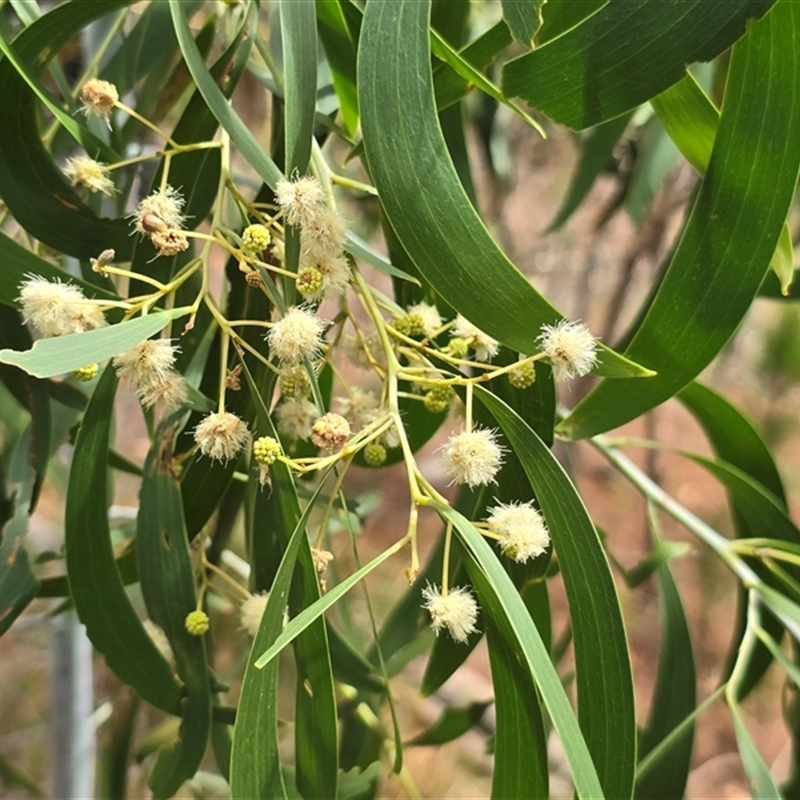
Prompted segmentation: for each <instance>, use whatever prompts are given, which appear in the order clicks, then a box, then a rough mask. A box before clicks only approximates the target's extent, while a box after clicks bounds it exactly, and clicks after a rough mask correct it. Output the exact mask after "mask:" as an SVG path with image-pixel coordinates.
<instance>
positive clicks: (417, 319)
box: [394, 314, 425, 336]
mask: <svg viewBox="0 0 800 800" xmlns="http://www.w3.org/2000/svg"><path fill="white" fill-rule="evenodd" d="M394 327H395V330H397V332H398V333H402V334H403V335H404V336H424V335H425V321H424V320H423V319H422V317H421V316H420V315H419V314H406V315H405V316H404V317H400V319H397V320H395V322H394Z"/></svg>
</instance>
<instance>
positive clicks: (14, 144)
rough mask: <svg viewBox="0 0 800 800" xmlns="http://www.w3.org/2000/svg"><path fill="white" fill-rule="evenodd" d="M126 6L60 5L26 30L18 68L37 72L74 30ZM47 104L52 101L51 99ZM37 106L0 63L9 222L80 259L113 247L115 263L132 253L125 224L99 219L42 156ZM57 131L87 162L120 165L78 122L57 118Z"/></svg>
mask: <svg viewBox="0 0 800 800" xmlns="http://www.w3.org/2000/svg"><path fill="white" fill-rule="evenodd" d="M130 2H131V0H107V2H104V3H91V2H80V3H65V4H62V5H59V6H57V7H56V8H54V9H53V10H52V11H50V12H49V13H47V14H45V15H44V16H42V17H41V18H40V19H38V20H37V21H36V22H34V23H33V24H32V25H30V26H29V27H27V28H26V29H25V30H24V31H22V33H20V34H19V36H18V37H17V38H16V39H15V40H14V43H13V47H14V51H15V53H16V55H17V57H18V58H19V60H20V62H21V64H25V65H33V67H32V69H31V71H30V75H29V77H32V78H35V77H36V76H37V75H38V71H40V70H41V69H43V68H44V66H45V65H46V63H47V62H48V61H49V59H50V58H51V57H52V55H53V54H55V53H56V52H57V51H58V50H59V49H60V48H61V47H62V46H63V45H64V44H65V43H66V42H67V41H69V39H71V38H72V37H73V36H74V35H75V34H76V33H77V32H78V31H79V30H81V29H82V28H84V27H85V26H86V25H87V24H89V23H90V22H92V21H94V20H95V19H97V18H98V17H101V16H103V15H104V14H107V13H109V12H112V11H115V10H116V9H118V8H121V7H123V6H125V5H127V4H129V3H130ZM48 102H49V100H48ZM37 105H38V103H37V99H36V95H35V94H34V92H33V91H31V90H30V89H29V88H28V86H27V85H26V83H25V80H24V78H23V77H22V76H21V75H20V74H19V73H18V72H17V70H16V69H15V67H14V65H13V64H12V62H11V60H10V59H9V58H8V57H6V58H5V59H3V60H2V62H0V107H2V108H3V113H4V115H5V122H4V124H3V125H2V126H1V127H0V161H2V163H3V169H2V170H0V195H2V197H3V199H4V201H5V202H6V204H7V205H8V208H9V210H10V211H11V213H12V215H13V216H14V218H15V219H16V220H17V221H18V222H19V223H20V224H21V225H22V227H24V228H25V230H27V231H28V233H29V234H31V235H32V236H35V237H36V238H37V239H39V240H41V241H42V242H45V243H46V244H48V245H50V246H51V247H53V248H55V249H56V250H60V251H61V252H64V253H69V254H70V255H74V256H76V257H78V258H89V257H91V256H96V255H97V254H98V253H99V252H100V251H101V250H104V249H105V248H109V247H110V248H113V249H114V250H115V251H116V253H117V258H118V259H119V260H125V259H126V258H127V257H128V256H129V255H130V252H131V245H132V240H131V239H130V237H129V236H128V233H129V225H128V222H127V220H124V219H116V220H109V219H102V218H100V217H98V216H97V215H96V214H95V213H94V212H93V211H92V210H91V209H90V208H89V207H88V206H87V205H86V204H85V203H84V202H83V201H82V200H81V198H80V196H79V195H78V194H77V193H76V192H75V191H74V190H73V189H72V187H71V186H70V185H69V184H68V183H67V182H66V180H65V178H64V176H63V175H62V174H61V173H60V172H59V170H58V169H56V167H55V165H54V164H53V160H52V156H51V155H50V154H49V153H48V152H47V151H46V150H45V148H44V145H43V143H42V139H41V135H40V132H39V130H38V126H37V116H36V109H37ZM59 115H60V116H61V117H62V119H61V121H62V124H64V125H66V126H67V127H68V128H69V129H70V130H72V131H73V132H74V135H75V136H77V138H78V139H79V140H81V139H82V140H83V143H84V146H85V147H86V149H87V152H88V155H89V156H91V157H97V156H98V155H100V154H103V159H104V160H106V161H116V160H118V158H117V157H116V156H115V155H114V154H113V152H110V151H109V148H108V147H106V146H105V145H104V144H103V143H102V141H101V140H100V139H98V138H97V137H94V136H92V135H91V134H90V133H89V131H88V129H86V128H85V127H84V126H82V125H79V124H78V122H77V120H76V119H75V118H73V117H71V116H69V115H68V114H66V112H63V111H59Z"/></svg>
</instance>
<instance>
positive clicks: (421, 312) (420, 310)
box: [408, 303, 477, 339]
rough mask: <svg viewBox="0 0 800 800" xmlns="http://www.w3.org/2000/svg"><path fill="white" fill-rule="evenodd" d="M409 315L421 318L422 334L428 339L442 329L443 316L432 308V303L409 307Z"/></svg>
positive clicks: (434, 307)
mask: <svg viewBox="0 0 800 800" xmlns="http://www.w3.org/2000/svg"><path fill="white" fill-rule="evenodd" d="M408 315H409V316H415V317H418V318H419V321H420V323H421V326H422V333H423V334H424V335H425V336H426V337H427V338H428V339H430V338H431V337H432V336H433V335H434V334H435V333H436V331H437V330H439V328H441V327H442V315H441V314H440V313H439V310H438V309H437V308H436V306H432V305H431V304H430V303H415V304H414V305H413V306H409V307H408ZM476 330H477V329H476Z"/></svg>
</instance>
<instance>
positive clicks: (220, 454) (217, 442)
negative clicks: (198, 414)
mask: <svg viewBox="0 0 800 800" xmlns="http://www.w3.org/2000/svg"><path fill="white" fill-rule="evenodd" d="M194 440H195V442H197V444H198V446H199V447H200V452H201V453H202V454H203V455H204V456H208V457H209V458H213V459H216V460H217V461H230V459H232V458H234V457H235V456H237V455H238V454H239V453H240V452H241V451H242V449H243V448H244V446H245V445H246V444H247V442H248V441H249V440H250V431H249V430H248V428H247V423H246V422H244V420H242V419H240V418H239V417H237V416H236V414H231V413H230V412H229V411H220V412H214V413H212V414H208V415H207V416H205V417H203V419H202V420H200V422H199V423H198V425H197V427H196V428H195V429H194Z"/></svg>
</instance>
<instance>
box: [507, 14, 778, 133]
mask: <svg viewBox="0 0 800 800" xmlns="http://www.w3.org/2000/svg"><path fill="white" fill-rule="evenodd" d="M774 2H775V0H733V1H732V2H731V1H730V0H729V2H726V3H725V7H724V10H723V8H722V6H720V5H718V4H717V3H709V2H707V0H672V2H659V3H653V2H650V0H628V2H624V3H619V2H614V3H608V4H607V5H605V6H604V7H603V8H601V9H600V10H599V11H598V12H597V13H595V14H593V15H592V16H590V17H589V18H588V19H586V20H585V21H584V22H583V23H582V24H580V25H578V26H577V27H575V28H573V29H572V30H570V31H568V32H567V33H565V34H564V35H563V36H560V37H558V38H556V39H554V40H552V41H550V42H548V43H546V44H544V45H542V46H541V47H538V48H537V49H536V50H534V51H532V52H531V53H527V54H525V55H523V56H520V57H519V58H516V59H514V60H513V61H509V62H508V63H507V64H506V65H505V67H504V68H503V92H504V93H505V94H506V95H508V96H510V97H522V98H523V99H524V100H525V101H526V102H528V103H529V104H530V105H532V106H533V107H534V108H536V109H538V110H539V111H541V112H542V113H544V114H546V115H547V116H548V117H550V118H551V119H553V120H555V121H556V122H560V123H562V124H563V125H568V126H569V127H571V128H575V129H576V130H582V129H583V128H589V127H591V126H592V125H599V124H600V123H601V122H605V121H606V120H609V119H613V118H614V117H618V116H619V115H620V114H624V113H625V112H626V111H630V110H631V109H633V108H636V106H638V105H641V104H642V103H644V102H646V101H647V100H649V99H650V98H651V97H653V96H654V95H656V94H658V93H659V92H662V91H664V90H665V89H667V88H668V87H669V86H671V85H672V84H673V83H677V82H678V81H679V80H681V78H683V76H684V75H685V74H686V66H687V65H688V64H692V63H694V62H695V61H711V60H712V59H713V58H716V57H717V56H718V55H719V54H720V53H722V52H723V51H724V50H727V49H728V48H729V47H730V46H731V45H732V44H733V43H734V42H735V41H736V40H737V39H738V38H739V37H740V36H742V35H743V34H744V32H745V28H746V25H747V24H748V22H749V21H750V20H751V19H754V18H755V19H760V18H761V17H763V16H764V15H765V14H766V13H767V11H769V9H770V7H771V6H772V4H773V3H774Z"/></svg>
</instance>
